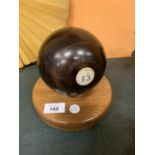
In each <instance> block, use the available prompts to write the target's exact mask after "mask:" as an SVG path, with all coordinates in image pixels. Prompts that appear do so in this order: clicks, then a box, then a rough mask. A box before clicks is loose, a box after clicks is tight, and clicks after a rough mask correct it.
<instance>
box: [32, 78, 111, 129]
mask: <svg viewBox="0 0 155 155" xmlns="http://www.w3.org/2000/svg"><path fill="white" fill-rule="evenodd" d="M111 100H112V88H111V85H110V83H109V81H108V79H107V78H106V77H103V78H102V80H101V81H100V82H99V83H98V85H97V86H96V87H95V88H93V89H92V90H90V91H89V92H87V93H85V94H83V95H81V96H77V97H68V96H63V95H60V94H58V93H57V92H55V91H54V90H52V89H50V88H49V87H48V86H47V85H46V84H45V83H44V82H43V80H42V79H41V78H39V79H38V80H37V81H36V84H35V85H34V88H33V92H32V101H33V106H34V108H35V110H36V111H37V113H38V115H39V117H40V118H41V119H42V120H43V121H44V122H45V123H46V124H48V125H49V126H52V127H55V128H58V129H61V130H65V131H78V130H82V129H87V128H90V127H92V126H94V125H95V124H96V123H98V122H99V121H100V120H101V119H102V118H103V116H104V115H105V113H106V112H107V111H108V109H109V107H110V105H111ZM59 102H65V113H61V114H45V113H43V110H44V105H45V104H46V103H59ZM72 104H78V105H79V106H80V112H79V113H77V114H72V113H70V111H69V107H70V105H72Z"/></svg>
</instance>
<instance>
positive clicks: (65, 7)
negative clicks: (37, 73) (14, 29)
mask: <svg viewBox="0 0 155 155" xmlns="http://www.w3.org/2000/svg"><path fill="white" fill-rule="evenodd" d="M68 12H69V0H59V1H58V0H20V1H19V39H20V43H19V55H20V59H19V68H21V67H24V65H28V64H30V63H34V62H36V61H37V57H38V51H39V48H40V46H41V44H42V43H43V42H44V40H45V39H46V38H47V37H48V36H49V35H50V34H51V33H52V32H53V31H55V30H57V29H59V28H63V27H65V26H66V20H67V18H68Z"/></svg>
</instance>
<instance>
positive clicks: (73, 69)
mask: <svg viewBox="0 0 155 155" xmlns="http://www.w3.org/2000/svg"><path fill="white" fill-rule="evenodd" d="M105 67H106V57H105V53H104V49H103V48H102V46H101V44H100V42H99V41H98V40H97V38H96V37H95V36H93V35H92V34H91V33H90V32H88V31H86V30H83V29H80V28H74V27H70V28H63V29H59V30H57V31H55V32H54V33H52V34H51V35H50V36H49V37H48V38H47V39H46V40H45V42H44V43H43V45H42V46H41V48H40V51H39V56H38V68H39V72H40V75H41V77H42V79H43V81H44V82H45V83H46V84H47V85H48V86H49V87H50V88H52V89H54V90H55V91H57V92H59V93H61V94H64V95H67V96H77V95H79V94H81V93H84V92H86V91H88V90H90V89H91V88H93V87H94V86H95V85H96V84H97V83H98V82H99V81H100V80H101V78H102V76H103V74H104V71H105Z"/></svg>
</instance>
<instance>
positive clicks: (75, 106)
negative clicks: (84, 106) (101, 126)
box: [69, 104, 80, 114]
mask: <svg viewBox="0 0 155 155" xmlns="http://www.w3.org/2000/svg"><path fill="white" fill-rule="evenodd" d="M69 111H70V112H71V113H73V114H77V113H78V112H79V111H80V106H79V105H78V104H72V105H71V106H70V107H69Z"/></svg>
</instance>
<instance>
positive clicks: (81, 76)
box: [76, 67, 95, 86]
mask: <svg viewBox="0 0 155 155" xmlns="http://www.w3.org/2000/svg"><path fill="white" fill-rule="evenodd" d="M94 77H95V72H94V70H93V69H92V68H90V67H85V68H82V69H80V70H79V72H78V73H77V75H76V82H77V84H79V85H80V86H86V85H88V84H90V83H91V82H92V81H93V80H94Z"/></svg>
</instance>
